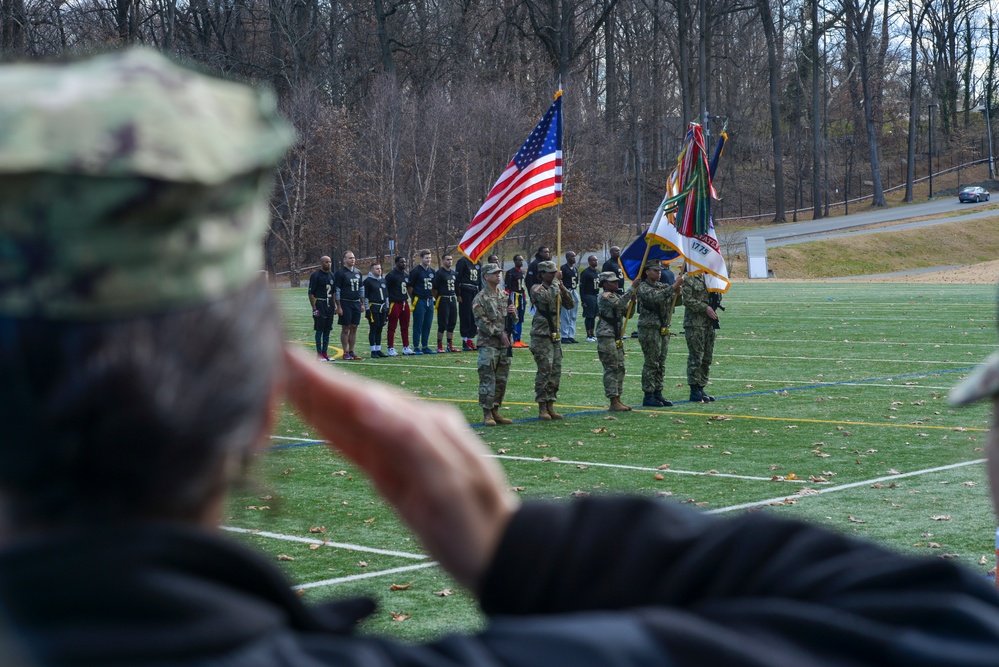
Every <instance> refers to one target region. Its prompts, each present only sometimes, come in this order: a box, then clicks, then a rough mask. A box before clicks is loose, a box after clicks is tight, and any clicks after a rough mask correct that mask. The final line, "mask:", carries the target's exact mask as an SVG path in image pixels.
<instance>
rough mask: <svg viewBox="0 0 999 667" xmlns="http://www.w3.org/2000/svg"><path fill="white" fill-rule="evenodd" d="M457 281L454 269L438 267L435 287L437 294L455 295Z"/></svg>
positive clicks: (435, 275)
mask: <svg viewBox="0 0 999 667" xmlns="http://www.w3.org/2000/svg"><path fill="white" fill-rule="evenodd" d="M457 281H458V278H457V276H455V273H454V269H445V268H443V267H441V268H439V269H437V273H435V274H434V284H433V288H434V290H435V291H436V292H437V296H445V297H450V296H454V288H455V286H456V284H457Z"/></svg>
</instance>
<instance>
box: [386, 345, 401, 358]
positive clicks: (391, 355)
mask: <svg viewBox="0 0 999 667" xmlns="http://www.w3.org/2000/svg"><path fill="white" fill-rule="evenodd" d="M388 356H390V357H398V356H399V353H398V352H396V351H395V348H394V347H390V348H389V351H388Z"/></svg>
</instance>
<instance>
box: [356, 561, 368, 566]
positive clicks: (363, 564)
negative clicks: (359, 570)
mask: <svg viewBox="0 0 999 667" xmlns="http://www.w3.org/2000/svg"><path fill="white" fill-rule="evenodd" d="M367 566H368V561H366V560H359V561H357V567H367Z"/></svg>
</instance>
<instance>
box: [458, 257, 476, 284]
mask: <svg viewBox="0 0 999 667" xmlns="http://www.w3.org/2000/svg"><path fill="white" fill-rule="evenodd" d="M454 273H455V277H456V278H457V279H458V287H459V288H464V289H472V290H478V289H479V288H480V287H481V286H482V281H481V274H482V264H473V263H472V260H470V259H468V258H467V257H462V258H461V259H459V260H458V264H457V265H456V266H455V271H454Z"/></svg>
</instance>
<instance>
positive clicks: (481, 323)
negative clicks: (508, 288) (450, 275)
mask: <svg viewBox="0 0 999 667" xmlns="http://www.w3.org/2000/svg"><path fill="white" fill-rule="evenodd" d="M506 309H507V295H506V292H504V291H502V290H493V289H490V288H489V286H486V287H484V288H482V289H481V290H480V291H479V293H478V294H476V295H475V299H474V300H473V301H472V314H473V315H474V317H475V326H476V327H477V328H478V331H479V337H478V340H476V342H475V344H476V345H477V346H478V348H479V362H478V363H479V405H481V406H482V408H483V409H485V410H491V409H492V408H498V407H499V406H500V404H501V403H502V402H503V396H504V395H505V394H506V382H507V379H508V378H509V377H510V357H508V356H507V350H506V346H505V345H503V338H502V336H503V331H504V330H505V328H506V315H507V312H506ZM514 317H516V316H514Z"/></svg>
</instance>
